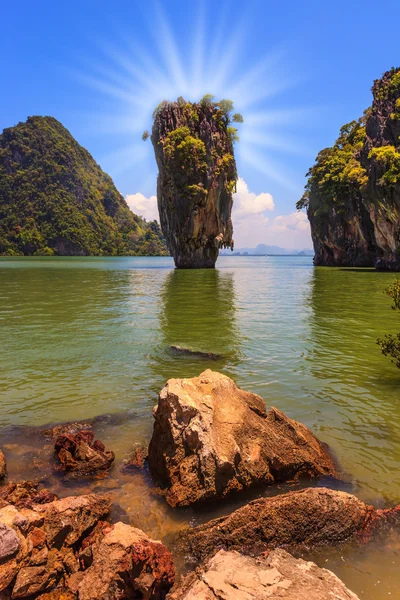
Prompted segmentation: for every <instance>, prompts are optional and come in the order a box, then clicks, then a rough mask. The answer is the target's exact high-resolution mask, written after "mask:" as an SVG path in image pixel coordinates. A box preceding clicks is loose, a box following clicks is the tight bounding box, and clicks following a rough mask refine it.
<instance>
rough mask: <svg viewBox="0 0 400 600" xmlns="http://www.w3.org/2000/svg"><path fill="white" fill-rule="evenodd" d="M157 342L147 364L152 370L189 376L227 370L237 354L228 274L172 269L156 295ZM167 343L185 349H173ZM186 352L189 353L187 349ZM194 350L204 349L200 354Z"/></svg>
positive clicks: (233, 302) (232, 291)
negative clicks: (208, 370) (155, 353)
mask: <svg viewBox="0 0 400 600" xmlns="http://www.w3.org/2000/svg"><path fill="white" fill-rule="evenodd" d="M160 300H161V305H162V310H160V330H161V333H162V343H161V345H160V347H159V352H158V356H157V357H155V358H156V360H155V361H154V362H153V369H154V371H155V373H157V374H160V373H161V374H162V375H163V376H164V379H168V378H169V377H192V376H194V375H198V374H199V373H200V372H201V371H202V370H204V369H206V368H211V369H214V370H222V369H223V370H224V371H225V372H227V371H229V367H230V366H232V365H234V364H236V363H237V362H238V361H239V358H240V333H239V330H238V327H237V319H236V298H235V285H234V275H233V274H232V273H230V272H221V271H218V270H214V269H204V270H196V271H191V270H174V271H171V272H170V273H168V274H167V276H166V279H165V281H164V284H163V286H162V289H161V295H160ZM171 346H179V347H180V348H184V349H187V350H188V352H185V353H176V352H174V351H173V350H172V349H171ZM190 351H192V352H193V354H192V353H191V352H190ZM195 352H197V353H209V354H212V355H215V356H214V358H213V357H202V356H199V355H198V354H194V353H195Z"/></svg>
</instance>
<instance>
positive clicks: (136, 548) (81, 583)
mask: <svg viewBox="0 0 400 600" xmlns="http://www.w3.org/2000/svg"><path fill="white" fill-rule="evenodd" d="M103 533H104V535H103V536H101V535H97V538H96V540H95V541H94V543H93V544H92V545H90V546H87V547H86V548H85V550H84V556H83V555H81V560H82V559H83V560H85V561H89V563H90V566H89V567H88V568H87V569H86V570H85V571H83V572H82V573H81V572H79V573H77V574H76V575H75V576H74V577H73V578H72V581H71V586H72V589H75V590H76V592H77V593H78V597H79V599H80V600H113V599H114V598H142V599H154V600H156V599H163V598H165V596H166V594H167V592H168V591H169V589H170V588H171V587H172V585H173V583H174V578H175V570H174V565H173V560H172V555H171V553H170V552H169V551H168V550H167V549H166V547H165V546H164V545H163V544H161V542H156V541H154V540H152V539H150V538H149V537H147V535H146V534H145V533H143V531H141V530H140V529H136V528H134V527H131V526H130V525H125V524H124V523H116V524H115V525H113V526H112V527H108V528H106V529H105V530H104V531H103Z"/></svg>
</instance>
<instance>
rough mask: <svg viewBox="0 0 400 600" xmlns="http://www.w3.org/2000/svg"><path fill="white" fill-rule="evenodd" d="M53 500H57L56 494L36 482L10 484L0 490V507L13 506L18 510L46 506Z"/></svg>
mask: <svg viewBox="0 0 400 600" xmlns="http://www.w3.org/2000/svg"><path fill="white" fill-rule="evenodd" d="M53 500H58V497H57V496H56V494H53V492H50V491H49V490H47V489H46V488H44V487H42V486H40V483H39V482H37V481H18V482H17V483H15V482H10V483H8V484H7V485H5V486H3V487H1V488H0V506H1V505H2V504H13V505H14V506H17V507H18V508H32V506H33V505H34V504H48V503H49V502H53Z"/></svg>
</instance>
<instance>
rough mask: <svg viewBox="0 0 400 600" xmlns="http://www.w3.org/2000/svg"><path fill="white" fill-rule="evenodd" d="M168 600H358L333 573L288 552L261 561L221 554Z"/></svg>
mask: <svg viewBox="0 0 400 600" xmlns="http://www.w3.org/2000/svg"><path fill="white" fill-rule="evenodd" d="M167 598H168V600H222V599H223V600H252V599H254V600H274V599H278V598H280V599H283V600H333V599H334V598H335V600H357V598H358V597H357V596H356V595H355V594H353V592H351V591H350V590H349V589H348V588H347V587H346V586H345V585H344V583H343V582H342V581H340V579H339V578H338V577H336V575H334V574H333V573H332V572H331V571H328V570H327V569H320V568H319V567H317V565H316V564H315V563H313V562H306V561H304V560H302V559H296V558H294V557H293V556H291V555H290V554H288V553H287V552H285V550H274V551H272V552H271V553H269V554H268V553H265V555H261V556H259V557H257V558H250V557H248V556H243V555H242V554H239V553H238V552H235V551H234V552H225V551H224V550H220V551H219V552H218V553H217V554H216V555H215V556H214V557H213V558H211V559H210V560H208V561H207V563H206V564H205V565H204V566H203V567H201V568H200V569H198V570H197V571H196V572H195V573H191V574H190V575H188V576H187V577H186V579H185V581H184V582H183V584H182V586H181V587H180V588H179V589H178V590H176V591H175V592H174V593H171V594H169V595H168V596H167Z"/></svg>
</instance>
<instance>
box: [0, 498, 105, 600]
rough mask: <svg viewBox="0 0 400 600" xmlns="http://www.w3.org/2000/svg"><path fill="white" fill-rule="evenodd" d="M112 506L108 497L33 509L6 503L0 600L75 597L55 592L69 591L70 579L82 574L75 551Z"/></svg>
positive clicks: (0, 532) (1, 521)
mask: <svg viewBox="0 0 400 600" xmlns="http://www.w3.org/2000/svg"><path fill="white" fill-rule="evenodd" d="M110 507H111V502H110V500H109V499H108V498H106V497H101V496H95V495H88V496H77V497H70V498H63V499H62V500H55V501H53V502H50V503H47V504H34V505H32V508H26V507H24V506H22V507H21V506H18V507H17V506H14V505H13V504H9V503H7V501H5V500H4V501H3V505H2V506H1V508H0V598H7V599H8V598H12V599H13V600H14V599H17V598H33V597H34V598H36V597H37V596H38V595H39V594H42V595H43V594H45V596H44V597H45V598H46V597H48V598H49V599H54V600H56V599H59V600H62V599H63V598H65V600H69V598H71V597H75V596H73V595H71V594H73V592H71V594H69V595H68V593H67V592H66V593H65V594H64V595H61V594H58V593H56V588H60V589H63V588H66V587H67V586H66V585H65V584H66V582H67V581H68V579H69V577H70V576H71V575H72V574H73V573H75V572H77V571H78V570H79V568H80V566H79V561H78V558H77V556H76V554H75V552H76V551H77V549H78V548H79V546H80V545H81V544H82V540H83V539H84V538H85V536H87V535H88V534H89V533H91V532H92V530H93V529H94V528H95V527H96V525H97V524H98V522H99V521H100V520H101V519H102V518H103V517H104V516H106V515H107V514H108V512H109V510H110ZM53 592H54V593H53ZM50 593H52V594H50ZM46 594H47V596H46ZM48 594H50V595H48ZM57 594H58V595H57Z"/></svg>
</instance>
